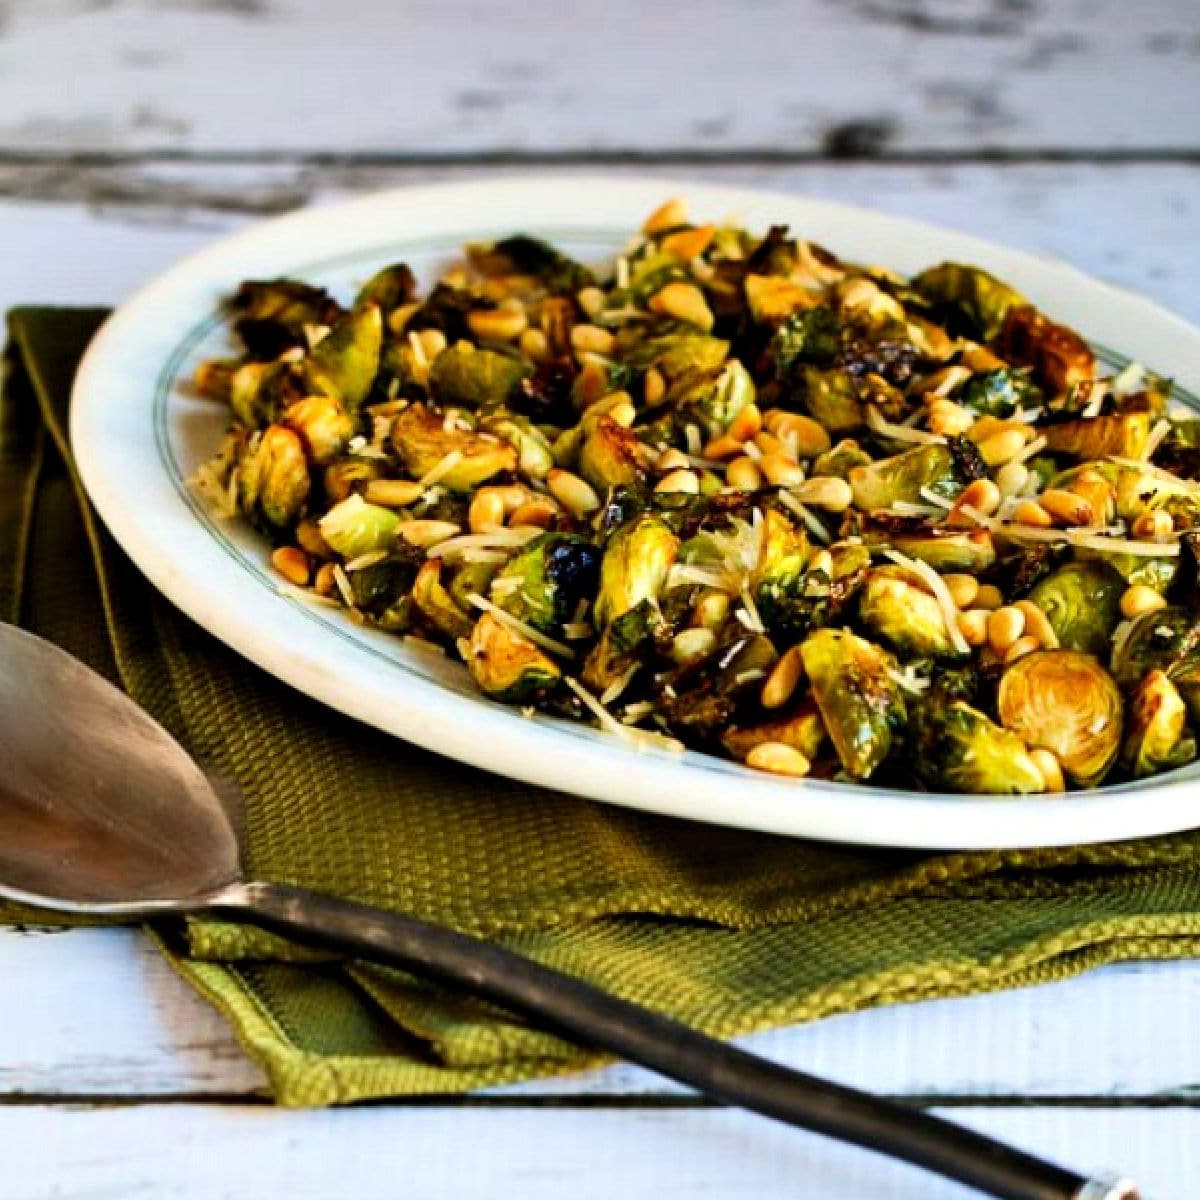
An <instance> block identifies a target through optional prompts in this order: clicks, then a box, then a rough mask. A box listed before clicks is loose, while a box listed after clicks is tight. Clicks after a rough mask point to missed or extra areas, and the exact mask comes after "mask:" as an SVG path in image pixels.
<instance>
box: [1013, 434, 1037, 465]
mask: <svg viewBox="0 0 1200 1200" xmlns="http://www.w3.org/2000/svg"><path fill="white" fill-rule="evenodd" d="M1045 448H1046V439H1045V438H1044V437H1035V438H1034V439H1033V441H1032V442H1030V443H1029V445H1027V446H1026V447H1025V449H1024V450H1022V451H1021V452H1020V453H1019V454H1014V455H1013V457H1012V458H1011V459H1010V460H1009V461H1010V462H1016V463H1023V462H1027V461H1028V460H1029V459H1031V458H1032V457H1033V456H1034V455H1035V454H1041V452H1042V451H1043V450H1045Z"/></svg>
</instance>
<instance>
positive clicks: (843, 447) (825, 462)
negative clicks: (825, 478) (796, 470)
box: [812, 438, 872, 479]
mask: <svg viewBox="0 0 1200 1200" xmlns="http://www.w3.org/2000/svg"><path fill="white" fill-rule="evenodd" d="M871 461H872V460H871V456H870V455H869V454H868V453H867V452H866V451H865V450H864V449H863V448H862V447H861V446H860V445H859V444H858V443H857V442H856V441H855V440H854V439H853V438H843V439H842V440H841V441H840V442H838V443H837V445H836V446H833V447H831V448H830V449H828V450H826V451H825V453H824V454H818V455H817V457H816V458H815V459H813V465H812V473H813V474H814V475H831V476H834V477H835V478H837V479H847V478H848V477H849V475H850V471H851V470H852V469H853V468H854V467H865V466H868V465H869V464H870V463H871Z"/></svg>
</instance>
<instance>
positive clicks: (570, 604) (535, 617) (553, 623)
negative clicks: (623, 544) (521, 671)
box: [491, 533, 600, 633]
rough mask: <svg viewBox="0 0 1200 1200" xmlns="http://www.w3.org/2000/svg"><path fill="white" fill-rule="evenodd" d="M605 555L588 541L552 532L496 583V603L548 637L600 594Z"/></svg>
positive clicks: (525, 551)
mask: <svg viewBox="0 0 1200 1200" xmlns="http://www.w3.org/2000/svg"><path fill="white" fill-rule="evenodd" d="M599 572H600V551H599V550H598V549H597V548H596V547H595V546H593V545H592V544H591V543H590V542H588V541H586V540H585V539H584V538H581V537H576V536H574V535H572V534H567V533H546V534H542V535H541V536H540V537H536V538H534V539H533V541H531V542H529V543H528V545H526V546H525V547H524V549H522V550H521V551H520V552H519V553H518V554H517V555H516V556H515V557H513V558H511V559H509V561H508V563H507V565H506V566H505V567H504V568H503V569H502V570H501V571H500V572H499V573H498V574H497V575H496V576H495V578H494V579H493V581H492V597H491V598H492V600H493V601H494V602H495V603H496V604H497V605H499V607H501V608H503V609H504V610H505V611H506V612H510V613H512V614H513V616H514V617H518V618H520V620H522V621H524V622H525V623H526V624H528V625H532V626H533V627H534V628H535V629H540V630H541V631H542V632H543V633H557V632H558V630H559V629H560V628H561V626H562V625H563V623H564V622H566V621H569V620H571V618H572V616H573V614H574V613H575V610H576V609H577V608H578V607H579V602H580V601H581V600H585V599H586V600H589V601H590V600H591V598H592V597H593V596H594V595H595V593H596V584H597V582H598V580H599Z"/></svg>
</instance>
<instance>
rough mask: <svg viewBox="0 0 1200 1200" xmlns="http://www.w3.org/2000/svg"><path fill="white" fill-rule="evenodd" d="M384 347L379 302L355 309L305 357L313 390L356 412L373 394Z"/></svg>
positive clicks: (305, 371) (307, 381)
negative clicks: (335, 399)
mask: <svg viewBox="0 0 1200 1200" xmlns="http://www.w3.org/2000/svg"><path fill="white" fill-rule="evenodd" d="M382 349H383V317H382V315H381V314H380V311H379V305H378V304H375V303H373V302H372V303H368V304H364V305H363V306H362V307H361V308H356V309H353V310H352V311H350V312H348V313H347V314H346V315H345V316H344V317H341V318H339V319H338V321H337V323H336V324H335V325H334V326H333V328H332V329H331V330H330V331H329V333H328V334H327V335H326V336H325V337H323V338H322V339H321V340H320V341H319V342H318V343H317V344H316V346H314V347H313V349H312V352H311V353H310V354H309V355H308V357H307V358H306V359H305V360H304V363H303V368H304V378H305V381H306V383H307V385H308V388H309V390H310V391H313V392H320V393H322V394H323V395H326V396H335V397H336V398H337V399H338V400H340V401H341V402H342V404H343V406H344V407H345V409H346V411H347V412H351V413H353V412H357V411H358V408H359V406H360V405H361V404H362V402H363V401H364V400H366V398H367V397H368V396H369V395H370V394H371V387H372V386H373V384H374V383H375V376H376V375H378V374H379V359H380V353H381V351H382Z"/></svg>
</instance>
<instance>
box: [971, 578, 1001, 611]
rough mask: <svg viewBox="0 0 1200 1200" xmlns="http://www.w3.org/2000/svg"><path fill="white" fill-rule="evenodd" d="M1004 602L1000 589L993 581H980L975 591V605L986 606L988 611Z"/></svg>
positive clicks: (978, 606) (977, 606)
mask: <svg viewBox="0 0 1200 1200" xmlns="http://www.w3.org/2000/svg"><path fill="white" fill-rule="evenodd" d="M1003 603H1004V597H1003V596H1002V595H1001V594H1000V589H999V588H998V587H997V586H996V585H995V584H994V583H981V584H980V585H979V591H977V592H976V593H975V607H976V608H986V609H987V610H988V611H989V612H992V611H994V610H995V609H997V608H999V607H1000V605H1002V604H1003Z"/></svg>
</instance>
